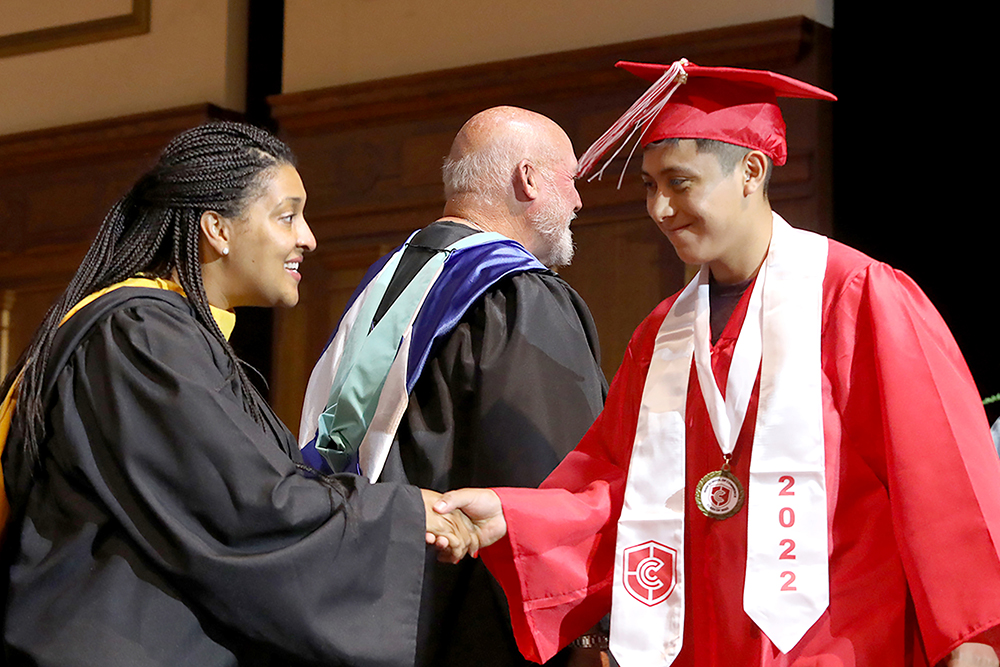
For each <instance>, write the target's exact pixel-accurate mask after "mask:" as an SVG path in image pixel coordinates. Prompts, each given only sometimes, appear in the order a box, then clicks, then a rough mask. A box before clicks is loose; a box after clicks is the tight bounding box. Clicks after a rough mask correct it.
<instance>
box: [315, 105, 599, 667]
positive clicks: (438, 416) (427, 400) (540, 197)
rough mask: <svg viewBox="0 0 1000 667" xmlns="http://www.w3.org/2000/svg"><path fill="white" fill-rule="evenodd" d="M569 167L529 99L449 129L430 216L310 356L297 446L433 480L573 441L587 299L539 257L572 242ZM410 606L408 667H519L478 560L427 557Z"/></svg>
mask: <svg viewBox="0 0 1000 667" xmlns="http://www.w3.org/2000/svg"><path fill="white" fill-rule="evenodd" d="M576 169H577V160H576V156H575V154H574V151H573V145H572V143H571V142H570V140H569V138H568V137H567V136H566V133H565V132H563V130H562V129H561V128H560V127H559V126H558V125H556V124H555V123H554V122H553V121H551V120H550V119H548V118H546V117H545V116H542V115H539V114H537V113H533V112H531V111H527V110H524V109H518V108H513V107H497V108H493V109H488V110H486V111H483V112H481V113H479V114H477V115H476V116H474V117H473V118H471V119H470V120H469V121H468V122H467V123H466V124H465V125H464V127H462V129H461V131H460V132H459V133H458V136H457V137H456V138H455V141H454V144H453V145H452V149H451V152H450V154H449V156H448V157H447V158H446V160H445V163H444V169H443V172H444V190H445V197H446V200H447V201H446V204H445V207H444V212H443V215H442V217H441V218H439V219H438V220H437V221H436V222H434V223H432V224H431V225H429V226H428V227H426V228H424V229H422V230H420V231H418V232H416V233H414V234H413V235H412V236H411V237H410V238H409V239H408V241H407V242H406V243H405V244H404V245H403V246H401V247H400V248H399V249H397V250H396V251H394V252H393V253H390V254H389V255H387V256H386V257H384V258H382V259H381V260H380V261H379V262H376V264H375V265H373V267H372V268H371V269H370V270H369V272H368V275H367V276H366V277H365V279H364V280H363V282H362V284H361V285H360V286H359V288H358V290H357V292H356V293H355V296H354V297H353V298H352V302H351V304H350V305H349V306H348V309H347V311H346V312H345V314H344V316H343V317H342V319H341V322H340V324H339V325H338V329H337V331H336V332H335V334H334V336H333V337H332V339H331V341H330V343H329V345H328V347H327V349H326V351H325V352H324V353H323V357H322V358H321V359H320V361H319V363H318V364H317V365H316V368H315V369H314V371H313V375H312V377H311V378H310V382H309V388H308V390H307V395H306V403H305V406H304V408H303V417H302V424H301V427H300V429H299V434H300V445H301V446H302V447H303V455H304V457H305V459H306V460H307V461H310V462H311V463H312V464H313V465H314V466H316V467H320V468H326V469H329V470H333V471H350V472H360V473H361V474H364V475H366V476H368V477H369V478H370V479H372V480H373V481H375V480H378V481H398V482H407V483H410V484H417V485H420V486H421V487H424V488H430V489H435V490H437V491H442V492H443V491H447V490H449V489H454V488H460V487H466V486H529V487H534V486H537V485H538V484H539V483H540V482H541V481H542V480H543V479H545V477H546V476H547V475H548V473H549V472H551V471H552V469H553V468H555V466H556V465H557V464H558V463H559V461H560V460H562V458H563V457H564V456H565V455H566V454H567V453H568V452H570V451H571V450H572V449H573V447H574V446H575V445H576V443H577V442H578V441H579V440H580V438H581V437H582V436H583V434H584V433H585V432H586V431H587V429H588V428H589V426H590V425H591V423H592V422H593V421H594V419H595V418H596V417H597V415H598V414H599V413H600V411H601V408H602V406H603V403H604V397H605V395H606V393H607V383H606V381H605V378H604V375H603V373H602V371H601V368H600V352H599V349H598V342H597V332H596V330H595V327H594V322H593V319H592V317H591V315H590V311H589V310H588V309H587V306H586V304H585V303H584V302H583V300H582V299H581V298H580V296H579V295H578V294H577V293H576V292H575V291H573V289H572V288H571V287H570V286H569V285H568V284H567V283H566V282H565V281H563V280H562V279H561V278H560V277H559V276H558V275H557V274H556V273H555V272H554V271H553V270H552V269H553V268H555V267H559V266H565V265H567V264H569V263H570V260H571V259H572V256H573V242H572V236H571V233H570V222H571V221H572V220H573V218H575V216H576V212H577V211H578V210H579V209H580V207H581V202H580V196H579V194H578V193H577V191H576V187H575V185H574V174H575V173H576ZM421 609H422V611H421V618H420V627H419V630H418V640H417V647H418V648H417V660H416V664H417V665H434V666H435V667H445V666H448V665H456V666H459V665H461V666H463V667H465V666H467V665H482V666H487V667H488V666H490V665H496V666H497V667H500V666H503V667H508V666H510V665H522V664H524V665H526V664H532V663H527V662H526V661H525V659H524V658H523V657H522V656H521V654H520V653H519V652H518V650H517V647H516V644H515V641H514V637H513V634H512V631H511V626H510V617H509V614H508V611H507V608H506V602H505V599H504V596H503V593H502V591H501V590H500V588H499V586H497V585H496V583H495V581H494V580H493V579H492V577H491V576H490V574H489V573H488V571H487V570H486V569H485V568H484V567H483V566H482V564H481V563H480V562H479V561H473V560H469V561H467V562H464V563H461V564H459V565H457V566H453V565H442V564H439V563H437V562H436V559H435V555H434V554H433V553H431V554H429V555H428V560H427V564H426V567H425V573H424V585H423V599H422V607H421ZM570 659H571V654H570V652H567V651H564V652H563V653H562V654H560V655H557V656H556V657H555V658H553V659H552V660H551V661H550V662H549V663H548V664H554V665H565V664H569V660H570ZM597 659H599V656H597V654H596V652H593V651H590V652H587V653H578V654H577V655H576V656H574V657H573V660H574V663H573V664H585V663H586V662H588V661H589V662H591V663H594V662H596V661H597Z"/></svg>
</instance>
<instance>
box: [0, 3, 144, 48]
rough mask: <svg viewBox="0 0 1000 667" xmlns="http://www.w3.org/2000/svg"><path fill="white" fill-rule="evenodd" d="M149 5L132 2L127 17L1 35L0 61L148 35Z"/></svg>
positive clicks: (114, 17) (112, 17) (122, 15)
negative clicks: (8, 57) (11, 57)
mask: <svg viewBox="0 0 1000 667" xmlns="http://www.w3.org/2000/svg"><path fill="white" fill-rule="evenodd" d="M150 2H151V0H132V11H131V12H129V13H128V14H121V15H119V16H108V17H106V18H101V19H95V20H93V21H82V22H80V23H71V24H69V25H61V26H55V27H52V28H44V29H41V30H30V31H28V32H19V33H15V34H13V35H4V36H2V37H0V58H5V57H7V56H16V55H21V54H25V53H37V52H39V51H50V50H53V49H63V48H66V47H68V46H78V45H80V44H90V43H92V42H103V41H105V40H109V39H119V38H121V37H131V36H133V35H143V34H145V33H147V32H149V20H150Z"/></svg>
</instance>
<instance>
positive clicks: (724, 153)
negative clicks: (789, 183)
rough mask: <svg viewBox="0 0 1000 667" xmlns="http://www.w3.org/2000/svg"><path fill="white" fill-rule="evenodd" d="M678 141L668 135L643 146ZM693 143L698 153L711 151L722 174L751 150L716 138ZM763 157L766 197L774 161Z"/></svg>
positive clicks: (731, 168) (671, 143)
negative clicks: (764, 162)
mask: <svg viewBox="0 0 1000 667" xmlns="http://www.w3.org/2000/svg"><path fill="white" fill-rule="evenodd" d="M679 141H680V138H679V137H670V138H668V139H660V140H658V141H654V142H652V143H649V144H647V145H646V146H645V147H646V148H657V147H659V146H676V145H677V143H678V142H679ZM694 143H695V146H696V147H697V149H698V152H699V153H711V154H712V155H714V156H715V157H716V159H717V160H718V161H719V167H720V169H721V170H722V173H723V174H731V173H732V172H733V170H734V169H736V167H737V166H738V165H739V163H740V160H742V159H743V157H744V156H745V155H746V154H747V153H749V152H750V151H751V150H753V149H751V148H746V147H745V146H737V145H736V144H729V143H726V142H725V141H718V140H716V139H695V140H694ZM765 158H766V159H767V173H766V174H764V196H765V197H766V196H767V189H768V186H769V185H770V184H771V172H772V171H774V163H773V162H772V161H771V158H769V157H767V156H765Z"/></svg>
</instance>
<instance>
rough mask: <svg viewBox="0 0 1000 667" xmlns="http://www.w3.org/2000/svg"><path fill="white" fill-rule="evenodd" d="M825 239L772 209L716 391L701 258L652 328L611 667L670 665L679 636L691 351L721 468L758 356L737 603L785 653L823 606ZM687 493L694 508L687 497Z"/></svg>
mask: <svg viewBox="0 0 1000 667" xmlns="http://www.w3.org/2000/svg"><path fill="white" fill-rule="evenodd" d="M827 248H828V241H827V239H826V238H825V237H822V236H819V235H817V234H813V233H811V232H806V231H803V230H796V229H792V228H791V227H789V226H788V224H787V223H786V222H785V221H784V220H782V219H781V217H780V216H778V215H777V214H774V216H773V231H772V235H771V244H770V248H769V250H768V254H767V258H766V260H765V263H764V265H763V266H762V267H761V271H760V273H759V275H758V277H757V281H756V283H755V285H754V293H752V294H751V302H750V308H749V309H748V313H747V317H746V320H745V321H744V323H743V327H742V329H741V331H740V336H739V338H738V339H737V343H736V348H735V350H734V353H733V361H732V365H731V367H730V373H729V379H728V381H727V383H726V400H725V401H723V400H722V397H721V392H720V391H719V389H718V387H717V386H716V384H715V378H714V375H713V374H712V372H711V365H710V364H711V362H710V359H709V354H708V350H709V347H708V346H709V342H708V309H709V304H708V267H702V269H701V271H700V272H699V275H698V276H697V277H696V278H695V280H692V281H691V283H689V284H688V285H687V287H685V288H684V290H683V291H682V292H681V294H680V295H679V296H678V297H677V300H676V301H675V302H674V304H673V306H672V307H671V308H670V311H669V312H668V313H667V315H666V317H665V318H664V320H663V324H662V325H661V326H660V330H659V331H658V332H657V335H656V340H655V344H654V347H653V354H652V359H651V361H650V365H649V371H648V373H647V376H646V384H645V387H644V388H643V394H642V399H641V403H640V406H639V414H638V422H637V425H636V437H635V443H634V445H633V449H632V458H631V463H630V466H629V475H628V483H627V485H626V489H625V499H624V505H623V507H622V513H621V517H620V518H619V521H618V541H617V545H616V555H615V572H614V586H613V592H612V606H611V610H612V611H611V652H612V653H613V654H614V656H615V658H616V660H618V662H619V663H620V664H622V665H623V667H654V666H661V665H662V666H664V667H665V666H667V665H670V664H671V663H673V661H674V659H675V658H676V657H677V655H678V654H679V653H680V650H681V643H682V640H683V637H684V509H685V500H686V494H689V493H693V489H686V488H685V468H686V464H685V420H684V417H685V409H686V401H687V393H688V380H689V377H690V371H691V361H692V357H694V358H695V359H696V368H697V377H698V379H699V385H700V386H701V387H702V395H703V396H704V397H705V402H706V406H707V407H708V411H709V415H710V419H711V421H712V426H713V430H714V431H715V433H716V437H717V439H718V441H719V446H720V447H721V449H722V450H723V451H720V454H719V456H720V465H721V462H722V455H723V452H724V451H725V450H726V449H727V448H728V449H729V451H731V450H732V446H733V445H734V444H735V441H736V438H737V436H738V435H739V431H740V426H741V424H742V422H743V418H744V416H745V414H746V407H747V404H748V402H749V396H750V393H751V391H752V389H753V383H754V381H755V379H756V372H757V368H758V360H759V367H760V374H761V383H760V396H759V400H758V408H757V423H756V429H755V433H754V443H753V449H752V452H751V460H750V479H749V480H748V482H749V484H748V486H749V501H748V507H747V512H748V516H747V566H746V567H747V569H746V585H745V588H744V592H743V608H744V610H745V611H746V613H747V615H748V616H750V618H751V619H753V621H754V622H755V623H756V624H757V626H758V627H759V628H760V629H761V630H762V631H763V632H764V634H766V635H767V637H768V639H770V640H771V642H772V643H773V644H774V645H775V646H776V647H777V648H778V649H779V650H780V651H782V652H783V653H787V652H788V651H790V650H791V649H792V648H793V647H794V646H795V645H796V644H797V643H798V642H799V640H800V639H801V638H802V636H803V635H804V634H805V633H806V632H807V631H808V630H809V628H810V627H812V625H813V623H815V622H816V619H818V618H819V617H820V615H822V613H823V611H824V610H825V609H826V607H827V605H828V603H829V563H828V546H827V501H826V474H825V448H824V441H823V404H822V380H821V378H822V372H821V368H820V327H821V320H822V303H823V277H824V275H825V272H826V254H827ZM696 348H700V350H699V351H698V352H696ZM698 361H700V362H702V363H697V362H698ZM706 386H707V387H708V388H707V389H706ZM706 446H714V443H712V444H708V443H706ZM687 500H689V501H691V502H690V507H691V508H692V510H693V511H697V510H696V509H695V507H694V502H693V500H694V498H693V496H692V497H691V498H690V499H687ZM698 557H699V558H711V557H712V554H698Z"/></svg>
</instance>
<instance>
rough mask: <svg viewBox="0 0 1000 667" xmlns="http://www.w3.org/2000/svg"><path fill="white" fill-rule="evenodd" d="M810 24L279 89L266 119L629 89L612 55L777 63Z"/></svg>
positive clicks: (341, 116)
mask: <svg viewBox="0 0 1000 667" xmlns="http://www.w3.org/2000/svg"><path fill="white" fill-rule="evenodd" d="M816 28H817V24H816V23H814V22H813V21H811V20H809V19H807V18H805V17H801V16H800V17H790V18H782V19H776V20H773V21H765V22H761V23H756V24H752V25H750V26H735V27H726V28H715V29H711V30H704V31H700V32H693V33H684V34H681V35H668V36H665V37H657V38H654V39H645V40H639V41H634V42H625V43H621V44H614V45H609V46H599V47H591V48H586V49H579V50H574V51H564V52H561V53H554V54H546V55H540V56H532V57H526V58H517V59H512V60H505V61H502V62H494V63H485V64H481V65H471V66H468V67H460V68H454V69H447V70H440V71H435V72H427V73H421V74H414V75H409V76H401V77H394V78H389V79H383V80H380V81H366V82H363V83H356V84H348V85H343V86H334V87H331V88H323V89H318V90H310V91H304V92H296V93H286V94H282V95H275V96H272V97H270V98H268V101H269V102H270V104H271V108H272V112H273V115H274V117H275V118H276V119H277V120H278V122H279V124H280V125H281V127H282V128H283V129H284V130H285V131H287V132H290V133H294V134H301V133H305V132H308V131H309V130H310V129H315V128H323V127H329V126H330V125H337V126H339V127H341V128H344V129H346V128H348V127H365V126H372V125H378V124H381V123H384V122H386V121H388V120H391V119H393V118H397V117H406V118H410V119H413V118H422V117H428V116H432V115H436V114H440V113H442V112H445V111H451V110H454V109H456V108H457V109H465V108H473V109H476V108H485V107H489V106H493V105H497V104H514V105H518V104H527V103H528V102H529V101H530V100H536V99H545V100H547V101H553V100H558V99H561V98H573V97H577V96H580V95H581V94H582V95H585V96H588V97H589V96H591V95H594V94H595V93H598V92H602V91H613V90H621V89H625V88H632V87H634V86H633V82H631V81H630V80H629V77H627V76H622V73H621V72H620V71H616V70H615V69H614V68H613V67H611V65H613V64H614V62H615V61H617V60H619V59H632V60H637V61H650V62H672V61H673V60H677V59H678V58H681V57H686V58H688V59H690V60H692V61H694V62H697V63H698V64H700V65H734V64H736V63H739V65H740V66H742V67H765V66H767V67H772V68H774V67H780V66H781V65H782V64H785V65H790V64H794V63H796V62H798V61H800V60H801V59H802V58H803V57H804V55H805V54H806V53H807V52H808V51H809V50H811V49H812V47H813V42H814V34H815V31H816Z"/></svg>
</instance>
